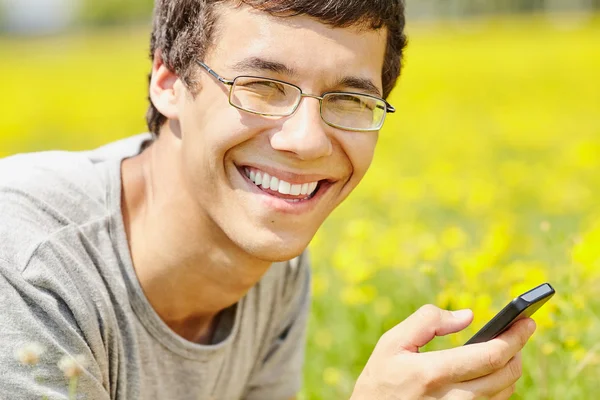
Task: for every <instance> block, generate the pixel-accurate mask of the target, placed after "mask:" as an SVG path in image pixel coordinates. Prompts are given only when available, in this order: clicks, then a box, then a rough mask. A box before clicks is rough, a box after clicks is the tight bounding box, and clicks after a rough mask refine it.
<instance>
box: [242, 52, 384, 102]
mask: <svg viewBox="0 0 600 400" xmlns="http://www.w3.org/2000/svg"><path fill="white" fill-rule="evenodd" d="M232 69H234V70H237V71H248V70H251V71H270V72H274V73H276V74H282V75H288V76H297V72H296V70H295V69H294V68H291V67H289V66H287V65H285V64H283V63H280V62H277V61H269V60H266V59H264V58H260V57H249V58H245V59H243V60H241V61H238V62H237V63H235V64H233V66H232ZM334 86H344V87H349V88H353V89H359V90H364V91H365V92H367V94H371V95H374V96H377V97H381V91H380V90H379V89H378V88H377V86H375V84H374V83H373V82H372V81H371V80H370V79H366V78H359V77H356V76H346V77H343V78H341V79H339V80H338V82H337V84H336V85H334Z"/></svg>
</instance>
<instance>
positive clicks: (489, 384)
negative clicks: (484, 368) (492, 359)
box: [456, 352, 522, 398]
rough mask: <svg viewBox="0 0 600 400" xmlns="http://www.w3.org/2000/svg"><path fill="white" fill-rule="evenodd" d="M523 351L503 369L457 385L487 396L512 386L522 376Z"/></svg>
mask: <svg viewBox="0 0 600 400" xmlns="http://www.w3.org/2000/svg"><path fill="white" fill-rule="evenodd" d="M521 374H522V361H521V352H518V353H517V354H516V355H515V356H514V357H513V358H512V359H511V360H510V361H509V362H508V363H507V364H506V365H505V366H504V368H502V369H499V370H498V371H495V372H493V373H491V374H489V375H486V376H483V377H481V378H477V379H473V380H470V381H466V382H462V383H459V384H456V387H457V388H458V389H460V390H463V391H465V392H467V393H475V394H477V395H478V396H485V398H489V397H493V396H495V395H497V394H499V393H502V392H505V391H506V389H508V388H510V387H512V386H513V385H514V384H515V383H516V382H517V381H518V380H519V378H520V377H521Z"/></svg>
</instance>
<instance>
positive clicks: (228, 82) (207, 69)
mask: <svg viewBox="0 0 600 400" xmlns="http://www.w3.org/2000/svg"><path fill="white" fill-rule="evenodd" d="M196 62H197V63H198V65H200V66H201V67H202V68H204V69H205V70H206V71H207V72H208V73H209V74H211V75H212V76H214V77H215V78H217V80H218V81H219V82H221V83H224V84H226V85H233V81H229V80H227V79H225V78H222V77H221V76H220V75H219V74H217V73H216V72H215V71H213V69H212V68H211V67H209V66H208V65H206V64H204V63H203V62H202V61H199V60H196Z"/></svg>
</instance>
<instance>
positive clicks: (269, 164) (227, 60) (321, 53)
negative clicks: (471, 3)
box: [172, 7, 386, 262]
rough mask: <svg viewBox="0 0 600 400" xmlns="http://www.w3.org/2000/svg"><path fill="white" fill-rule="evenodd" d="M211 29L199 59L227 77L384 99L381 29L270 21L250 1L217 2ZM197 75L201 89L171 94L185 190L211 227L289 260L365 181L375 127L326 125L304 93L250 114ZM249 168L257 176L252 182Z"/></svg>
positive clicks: (248, 248)
mask: <svg viewBox="0 0 600 400" xmlns="http://www.w3.org/2000/svg"><path fill="white" fill-rule="evenodd" d="M217 26H218V29H217V33H216V41H215V44H214V46H213V47H212V48H211V49H210V50H209V52H208V54H207V56H206V58H205V59H204V62H205V63H206V64H207V65H209V66H210V67H211V68H212V69H213V70H215V71H216V72H217V73H218V74H219V75H221V76H223V77H224V78H226V79H231V80H232V79H234V78H235V77H236V76H239V75H252V76H261V77H267V78H274V79H279V80H282V81H286V82H290V83H293V84H295V85H297V86H299V87H300V88H302V90H303V92H304V93H310V94H315V95H321V94H323V93H325V92H328V91H352V92H360V93H367V94H377V93H374V92H372V91H370V90H369V89H368V88H366V85H365V84H364V82H366V81H370V82H371V83H372V84H373V86H374V87H376V88H377V89H378V91H379V96H381V90H382V82H381V72H382V67H383V62H384V53H385V47H386V32H385V30H381V31H372V30H366V29H364V30H358V29H356V28H344V29H341V28H337V29H335V28H331V27H329V26H327V25H324V24H322V23H320V22H318V21H316V20H314V19H311V18H309V17H306V16H298V17H290V18H276V17H272V16H269V15H267V14H265V13H261V12H258V11H256V10H253V9H251V8H248V7H240V8H229V7H223V8H222V9H221V12H220V17H219V20H218V23H217ZM274 66H275V67H276V68H274ZM196 76H197V80H198V82H199V86H200V89H199V92H198V93H197V94H196V96H191V95H189V94H188V93H187V92H185V95H181V96H178V97H177V107H178V111H177V121H174V126H175V127H176V130H179V134H180V140H181V143H180V144H181V145H180V146H178V149H179V151H180V152H181V157H180V159H181V160H182V163H181V165H180V166H178V168H179V167H180V168H182V171H181V172H182V174H183V176H184V178H185V182H186V185H189V187H187V188H186V191H187V192H189V193H190V195H191V196H192V197H193V199H194V201H195V202H196V203H197V204H198V205H199V209H200V210H201V212H202V213H204V214H205V217H207V218H209V219H210V220H211V221H212V222H214V223H215V229H220V230H221V231H222V232H223V233H224V234H225V236H224V237H227V238H228V239H227V240H231V241H232V242H233V243H234V244H235V245H237V246H238V247H240V248H241V249H243V250H244V251H245V252H247V253H248V254H251V255H253V256H255V257H257V258H259V259H262V260H266V261H271V262H274V261H282V260H287V259H290V258H293V257H294V256H296V255H298V254H300V252H301V251H302V250H303V249H304V248H305V247H306V246H307V245H308V243H309V242H310V240H311V239H312V237H313V236H314V235H315V233H316V231H317V229H318V228H319V226H320V225H321V224H322V223H323V221H324V219H325V218H326V217H327V216H328V215H329V214H330V213H331V212H332V211H333V209H334V208H335V207H336V206H337V205H339V204H340V202H342V200H344V198H346V196H348V194H349V193H350V192H351V191H352V190H353V189H354V188H355V187H356V185H357V184H358V183H359V181H360V180H361V179H362V177H363V176H364V174H365V172H366V171H367V168H368V167H369V165H370V163H371V160H372V157H373V152H374V149H375V144H376V142H377V135H378V134H377V132H351V131H345V130H341V129H337V128H333V127H331V126H329V125H327V124H326V123H325V122H324V121H323V120H322V119H321V117H320V114H319V101H318V100H317V99H314V98H303V100H302V102H301V104H300V106H299V108H298V109H297V111H296V112H295V113H294V114H293V115H291V116H288V117H277V118H275V117H264V116H259V115H255V114H250V113H247V112H244V111H241V110H238V109H236V108H234V107H232V106H231V105H230V104H229V101H228V94H229V90H230V87H229V86H226V85H224V84H222V83H220V82H219V81H217V80H216V79H215V78H214V77H212V76H211V75H210V74H208V73H207V72H206V71H205V70H202V69H200V68H198V71H197V74H196ZM356 82H362V84H361V83H356ZM178 85H179V90H180V92H183V89H182V88H183V84H181V82H177V83H176V88H177V87H178ZM172 126H173V122H172ZM250 172H253V174H252V175H251V177H254V179H256V175H257V174H261V178H262V180H263V182H262V183H261V184H260V185H257V184H256V183H255V182H254V181H253V180H252V179H251V177H249V176H248V174H249V173H250ZM265 174H268V175H269V177H276V178H277V179H278V180H279V181H280V185H281V181H284V182H287V183H289V184H290V191H291V192H292V193H293V192H297V191H298V190H297V189H298V186H296V189H295V191H294V185H300V188H301V189H304V190H303V191H305V190H306V189H307V186H308V190H309V191H310V190H313V189H314V193H312V194H311V193H307V194H300V195H296V196H293V195H289V194H288V195H284V194H281V193H279V190H270V189H268V190H267V189H265V187H264V186H265V182H264V180H265ZM268 186H269V187H273V182H272V178H271V182H270V184H269V185H268ZM275 186H277V185H276V184H275ZM283 186H284V189H283V190H282V191H283V192H287V190H286V189H285V187H286V186H287V185H286V184H285V183H284V185H283ZM315 186H316V188H315Z"/></svg>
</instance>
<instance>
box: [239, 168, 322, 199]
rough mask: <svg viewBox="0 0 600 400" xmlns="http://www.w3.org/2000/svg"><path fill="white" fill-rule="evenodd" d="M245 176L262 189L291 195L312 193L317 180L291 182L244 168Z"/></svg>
mask: <svg viewBox="0 0 600 400" xmlns="http://www.w3.org/2000/svg"><path fill="white" fill-rule="evenodd" d="M245 172H246V176H247V177H248V178H250V180H251V181H252V182H254V184H255V185H256V186H262V187H263V188H264V189H270V190H273V191H275V192H279V193H281V194H291V195H293V196H299V195H309V194H312V193H313V192H314V191H315V189H316V188H317V185H318V184H319V182H309V183H303V184H291V183H289V182H286V181H284V180H283V179H279V178H276V177H274V176H271V175H269V174H267V173H266V172H262V171H255V170H251V169H248V168H245Z"/></svg>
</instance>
